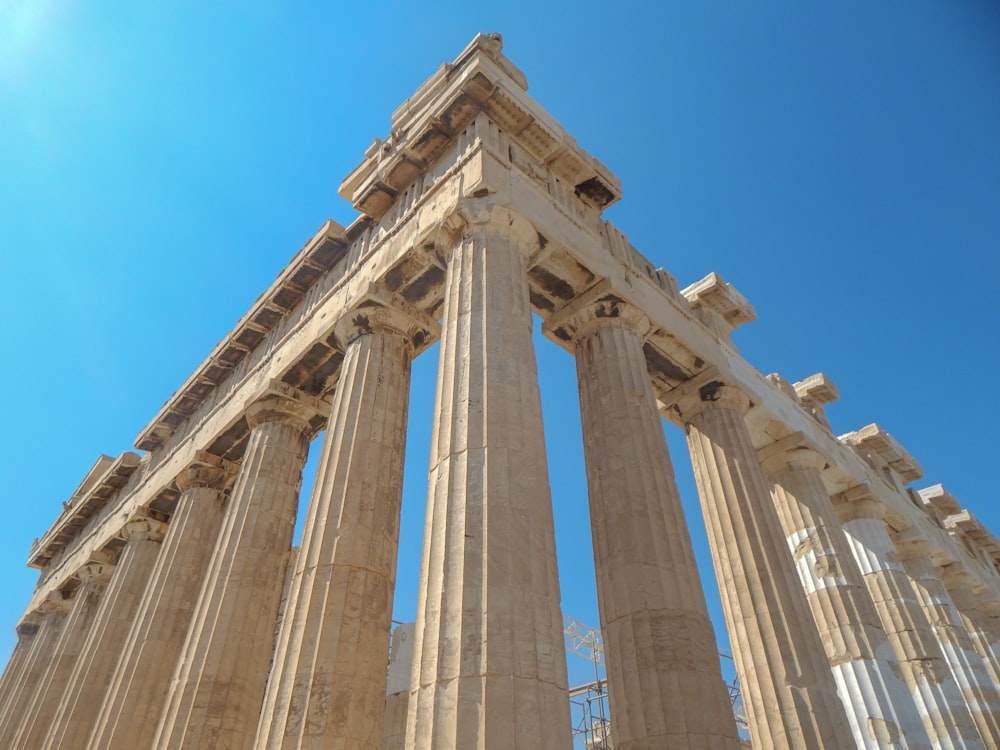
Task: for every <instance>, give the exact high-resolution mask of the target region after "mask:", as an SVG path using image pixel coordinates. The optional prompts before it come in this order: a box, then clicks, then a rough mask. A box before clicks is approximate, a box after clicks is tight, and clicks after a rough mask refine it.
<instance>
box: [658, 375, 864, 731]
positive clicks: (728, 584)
mask: <svg viewBox="0 0 1000 750" xmlns="http://www.w3.org/2000/svg"><path fill="white" fill-rule="evenodd" d="M678 395H679V396H680V398H679V399H678V401H676V402H675V404H674V406H675V409H676V413H678V414H679V416H680V419H681V420H682V421H683V422H684V423H685V425H686V429H687V437H688V446H689V448H690V451H691V461H692V464H693V466H694V472H695V480H696V482H697V485H698V494H699V497H700V499H701V505H702V512H703V513H704V516H705V526H706V528H707V530H708V541H709V545H710V547H711V551H712V563H713V565H714V566H715V574H716V577H717V578H718V580H719V588H720V592H721V594H722V609H723V614H724V615H725V618H726V624H727V627H728V630H729V636H730V644H731V645H732V649H733V658H734V660H735V662H736V669H737V672H738V674H739V676H740V687H741V688H742V691H743V702H744V705H745V706H746V710H747V717H748V720H749V725H750V738H751V741H752V743H753V746H754V747H755V748H799V749H801V750H822V749H826V748H841V747H843V746H844V740H845V737H844V731H845V727H847V726H849V724H848V720H847V716H846V713H845V711H844V707H843V705H842V704H841V702H840V700H839V698H838V697H837V690H836V686H835V684H834V681H833V676H832V674H831V672H830V669H829V665H828V663H827V658H826V653H825V651H824V650H823V645H822V643H821V642H820V639H819V635H818V633H817V630H816V627H815V625H814V623H813V618H812V615H811V613H810V610H809V605H808V603H807V602H806V598H805V594H804V593H803V591H802V587H801V585H800V582H799V578H798V573H797V572H796V570H795V567H794V564H793V561H792V556H791V555H790V554H789V552H788V546H787V542H786V541H785V534H784V533H783V531H782V528H781V524H780V522H779V520H778V514H777V511H776V510H775V507H774V503H773V501H772V499H771V492H770V483H769V482H768V481H767V479H766V478H765V476H764V471H763V469H762V468H761V466H760V464H759V463H758V460H757V456H756V454H755V452H754V447H753V444H752V442H751V439H750V433H749V431H748V429H747V425H746V422H745V421H744V418H743V414H744V413H745V411H746V409H747V407H748V405H749V402H748V399H747V397H746V396H745V395H744V394H743V393H742V392H740V391H739V390H737V389H735V388H734V387H733V386H729V385H725V384H723V383H722V382H721V381H719V380H716V379H714V378H713V377H711V373H707V374H706V376H703V377H701V378H700V379H699V380H695V381H693V382H692V383H691V384H690V385H689V386H688V387H687V388H685V389H684V392H683V395H681V394H678Z"/></svg>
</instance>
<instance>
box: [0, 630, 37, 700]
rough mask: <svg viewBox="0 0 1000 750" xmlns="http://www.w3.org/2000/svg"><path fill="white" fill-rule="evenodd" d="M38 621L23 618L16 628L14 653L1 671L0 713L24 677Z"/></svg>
mask: <svg viewBox="0 0 1000 750" xmlns="http://www.w3.org/2000/svg"><path fill="white" fill-rule="evenodd" d="M39 620H40V618H35V617H29V618H25V620H24V621H22V623H21V624H20V625H19V626H18V628H17V643H15V644H14V651H13V653H11V655H10V659H9V660H8V661H7V666H6V667H5V668H4V670H3V678H2V679H0V713H2V712H4V711H5V709H6V707H7V703H8V701H10V700H11V699H12V696H13V695H14V692H15V691H16V690H17V686H18V685H19V684H20V682H21V680H22V679H23V677H24V668H25V665H26V663H27V661H28V657H29V654H30V653H31V644H32V643H33V642H34V639H35V636H36V635H37V634H38V628H39V625H40V622H39Z"/></svg>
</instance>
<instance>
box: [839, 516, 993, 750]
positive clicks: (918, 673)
mask: <svg viewBox="0 0 1000 750" xmlns="http://www.w3.org/2000/svg"><path fill="white" fill-rule="evenodd" d="M838 497H839V498H840V497H842V496H838ZM836 508H837V514H838V516H839V517H840V519H841V524H842V528H843V529H844V533H845V535H846V536H847V540H848V543H849V544H850V547H851V552H852V553H853V555H854V559H855V560H856V561H857V563H858V566H859V567H860V569H861V575H862V578H863V580H864V583H865V586H866V587H867V588H868V593H869V594H870V595H871V597H872V600H873V601H874V603H875V609H876V611H877V612H878V614H879V619H880V620H881V621H882V627H883V628H884V629H885V632H886V635H887V636H888V637H889V643H890V644H891V645H892V648H893V650H894V651H895V653H896V659H897V660H898V661H899V665H900V667H901V668H902V670H903V679H905V680H906V682H907V684H908V685H909V686H910V692H911V694H912V695H913V698H914V700H915V701H916V704H917V710H918V711H919V712H920V716H921V720H922V721H923V722H924V727H925V728H926V729H927V734H928V736H929V737H930V738H931V742H932V744H933V746H934V747H935V749H936V750H937V749H938V748H940V749H941V750H951V749H952V748H954V749H957V748H977V750H978V748H983V747H984V746H983V742H982V740H981V739H980V738H979V733H978V731H977V730H976V726H975V724H974V723H973V721H972V716H971V715H970V714H969V709H968V707H967V706H966V705H965V702H964V701H963V699H962V695H961V693H960V692H959V689H958V685H957V684H956V682H955V679H954V677H952V675H951V673H950V672H949V670H948V665H947V664H946V662H945V660H944V654H943V653H942V651H941V646H940V644H939V643H938V642H937V639H936V638H935V637H934V633H933V631H932V630H931V627H930V625H929V624H928V622H927V617H926V616H925V615H924V612H923V611H922V609H921V607H920V604H919V603H918V602H917V600H916V596H915V594H914V591H913V586H912V585H911V583H910V580H909V576H908V575H907V574H906V571H905V570H903V566H902V563H900V562H899V555H898V554H897V553H896V549H895V547H894V546H893V543H892V540H891V539H890V538H889V532H888V531H887V530H886V527H885V524H884V522H883V521H882V509H881V507H880V506H879V505H878V504H877V503H875V502H874V501H872V500H865V499H856V500H852V501H846V500H844V499H838V502H837V503H836Z"/></svg>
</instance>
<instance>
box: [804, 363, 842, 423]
mask: <svg viewBox="0 0 1000 750" xmlns="http://www.w3.org/2000/svg"><path fill="white" fill-rule="evenodd" d="M792 388H793V389H794V391H795V395H796V396H798V399H799V401H800V403H801V404H802V407H803V408H804V409H805V410H806V411H807V412H809V414H811V415H812V417H813V419H815V420H816V421H817V422H819V423H820V424H821V425H823V426H824V427H825V428H826V429H827V430H829V431H830V433H831V434H833V428H832V427H831V426H830V420H828V419H827V418H826V411H825V410H824V409H823V407H824V406H826V404H829V403H832V402H834V401H836V400H837V398H838V397H839V395H840V394H839V393H837V388H836V386H834V384H833V382H832V381H831V380H829V379H828V378H827V377H826V375H824V374H823V373H821V372H817V373H815V374H814V375H810V376H809V377H807V378H805V379H804V380H800V381H799V382H797V383H794V384H793V385H792Z"/></svg>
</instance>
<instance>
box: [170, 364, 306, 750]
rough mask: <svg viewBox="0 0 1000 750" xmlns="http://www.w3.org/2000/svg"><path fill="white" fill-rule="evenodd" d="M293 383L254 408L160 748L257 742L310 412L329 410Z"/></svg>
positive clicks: (187, 749) (232, 749) (232, 748)
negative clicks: (243, 451) (244, 448)
mask: <svg viewBox="0 0 1000 750" xmlns="http://www.w3.org/2000/svg"><path fill="white" fill-rule="evenodd" d="M275 385H277V384H275ZM283 390H284V391H285V392H284V393H282V394H276V395H271V396H268V397H266V398H264V399H262V400H260V401H257V402H256V403H254V404H252V405H250V407H249V408H248V409H247V414H246V417H247V421H248V423H249V425H250V437H249V441H248V443H247V447H246V452H245V453H244V455H243V460H242V466H241V468H240V473H239V477H238V478H237V479H236V485H235V487H234V488H233V493H232V499H231V500H230V502H229V505H228V507H227V508H226V512H225V517H224V518H223V522H222V529H221V531H220V532H219V539H218V542H217V544H216V546H215V551H214V554H213V556H212V559H211V561H210V563H209V569H208V574H207V576H206V578H205V582H204V585H203V587H202V589H201V593H200V594H199V597H198V603H197V604H196V605H195V611H194V615H193V617H192V620H191V626H190V629H189V630H188V633H187V636H186V639H185V642H184V646H183V647H182V648H181V656H180V660H179V662H178V664H177V667H176V670H175V671H174V674H173V678H172V680H171V684H170V691H169V695H168V697H167V704H166V708H165V710H164V713H163V716H162V717H161V719H160V724H159V727H158V728H157V733H156V738H155V740H154V742H153V747H154V748H157V750H168V749H169V750H196V749H197V750H210V749H212V748H221V747H224V748H227V750H240V749H241V748H246V749H247V750H249V748H252V747H253V741H254V734H255V730H256V728H257V721H258V718H259V716H260V706H261V701H262V700H263V698H264V685H265V683H266V681H267V673H268V669H269V667H270V662H271V656H272V652H273V647H274V630H275V621H276V618H277V615H278V606H279V604H280V602H281V595H282V589H283V587H284V583H285V573H286V568H287V565H288V556H289V551H290V549H291V543H292V531H293V528H294V526H295V513H296V510H297V505H298V493H299V487H300V486H301V484H302V468H303V466H304V464H305V461H306V454H307V451H308V447H309V440H310V437H311V435H312V432H313V430H312V428H311V426H310V420H311V419H312V418H313V417H314V416H315V414H316V413H317V411H319V409H320V404H319V403H318V401H317V400H316V399H313V398H312V397H310V396H307V395H306V394H303V393H300V392H297V391H294V390H293V389H291V388H288V387H287V386H286V387H285V388H284V389H283Z"/></svg>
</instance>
